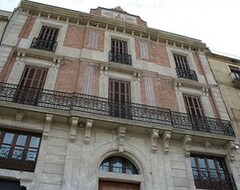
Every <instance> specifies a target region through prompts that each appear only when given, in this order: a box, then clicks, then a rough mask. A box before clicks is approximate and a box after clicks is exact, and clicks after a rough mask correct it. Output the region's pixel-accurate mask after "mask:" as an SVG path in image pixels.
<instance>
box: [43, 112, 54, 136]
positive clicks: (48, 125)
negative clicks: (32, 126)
mask: <svg viewBox="0 0 240 190" xmlns="http://www.w3.org/2000/svg"><path fill="white" fill-rule="evenodd" d="M52 121H53V115H52V114H46V120H45V126H44V130H43V137H45V138H48V135H49V132H50V130H51V128H52Z"/></svg>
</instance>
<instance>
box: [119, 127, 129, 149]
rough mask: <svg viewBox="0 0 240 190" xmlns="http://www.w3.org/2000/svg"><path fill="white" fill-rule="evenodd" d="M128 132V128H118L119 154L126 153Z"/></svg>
mask: <svg viewBox="0 0 240 190" xmlns="http://www.w3.org/2000/svg"><path fill="white" fill-rule="evenodd" d="M126 131H127V127H118V150H119V152H123V151H124V144H125V136H126Z"/></svg>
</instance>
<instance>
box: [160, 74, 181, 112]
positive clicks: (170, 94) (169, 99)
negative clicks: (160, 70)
mask: <svg viewBox="0 0 240 190" xmlns="http://www.w3.org/2000/svg"><path fill="white" fill-rule="evenodd" d="M157 95H158V98H157V99H158V101H159V106H160V107H162V108H168V109H171V110H173V111H178V104H177V99H176V93H175V89H174V85H173V81H172V79H170V78H166V77H162V76H158V81H157Z"/></svg>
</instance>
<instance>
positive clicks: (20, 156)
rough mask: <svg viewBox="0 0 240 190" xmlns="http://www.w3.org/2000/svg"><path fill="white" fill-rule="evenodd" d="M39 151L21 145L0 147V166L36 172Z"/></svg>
mask: <svg viewBox="0 0 240 190" xmlns="http://www.w3.org/2000/svg"><path fill="white" fill-rule="evenodd" d="M37 155H38V151H37V149H31V148H29V149H28V150H24V149H22V148H20V147H14V148H10V147H8V146H2V147H0V168H3V169H10V170H20V171H28V172H34V169H35V166H36V161H37Z"/></svg>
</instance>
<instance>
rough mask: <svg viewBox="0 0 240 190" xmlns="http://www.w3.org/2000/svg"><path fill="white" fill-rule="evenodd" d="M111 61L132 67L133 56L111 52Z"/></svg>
mask: <svg viewBox="0 0 240 190" xmlns="http://www.w3.org/2000/svg"><path fill="white" fill-rule="evenodd" d="M108 59H109V61H112V62H117V63H123V64H127V65H132V56H131V55H129V54H124V53H119V52H114V51H109V57H108Z"/></svg>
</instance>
